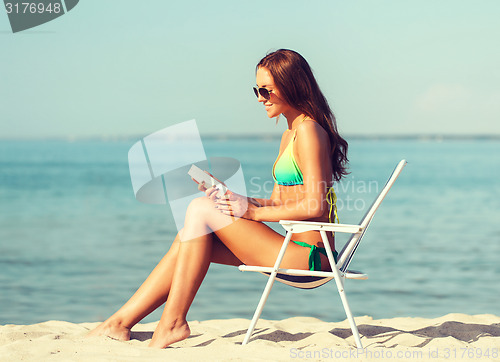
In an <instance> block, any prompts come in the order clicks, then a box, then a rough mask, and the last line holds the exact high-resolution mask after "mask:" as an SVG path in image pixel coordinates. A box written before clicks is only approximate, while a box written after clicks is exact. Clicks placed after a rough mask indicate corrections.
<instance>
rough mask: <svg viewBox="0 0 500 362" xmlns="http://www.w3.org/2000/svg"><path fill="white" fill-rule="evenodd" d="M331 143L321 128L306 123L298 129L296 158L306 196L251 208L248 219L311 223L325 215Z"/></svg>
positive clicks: (329, 174)
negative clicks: (288, 220) (309, 220)
mask: <svg viewBox="0 0 500 362" xmlns="http://www.w3.org/2000/svg"><path fill="white" fill-rule="evenodd" d="M329 143H330V142H329V139H328V135H327V134H326V132H325V130H324V129H323V128H322V127H321V126H320V125H318V124H317V123H316V122H303V123H302V124H301V125H300V126H299V127H298V128H297V138H296V141H295V145H294V146H295V147H294V150H295V152H294V154H295V156H296V160H297V162H298V164H299V167H300V169H301V170H302V174H303V180H304V186H303V194H302V195H301V197H300V198H297V199H295V200H287V201H286V202H280V203H277V204H275V203H273V204H270V205H263V207H255V206H254V205H249V207H248V212H247V214H246V215H245V216H244V217H248V218H249V219H253V220H256V221H270V222H273V221H279V220H283V219H291V220H307V219H312V218H316V217H319V216H321V215H323V213H324V210H325V207H327V202H326V193H327V189H328V186H329V184H330V180H331V166H330V152H329V149H330V145H329ZM275 189H276V188H275ZM273 192H274V191H273Z"/></svg>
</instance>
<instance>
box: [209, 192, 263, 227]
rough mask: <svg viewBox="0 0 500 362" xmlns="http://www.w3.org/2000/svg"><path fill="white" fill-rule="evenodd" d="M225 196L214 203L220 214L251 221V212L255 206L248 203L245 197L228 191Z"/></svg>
mask: <svg viewBox="0 0 500 362" xmlns="http://www.w3.org/2000/svg"><path fill="white" fill-rule="evenodd" d="M225 196H226V197H221V198H218V199H217V200H216V201H215V207H216V208H217V209H218V210H219V211H220V212H221V213H223V214H225V215H229V216H234V217H242V218H244V219H249V220H253V211H254V210H255V208H256V207H257V206H255V205H254V204H252V203H250V202H248V198H247V197H246V196H242V195H239V194H237V193H234V192H232V191H228V192H227V193H226V195H225Z"/></svg>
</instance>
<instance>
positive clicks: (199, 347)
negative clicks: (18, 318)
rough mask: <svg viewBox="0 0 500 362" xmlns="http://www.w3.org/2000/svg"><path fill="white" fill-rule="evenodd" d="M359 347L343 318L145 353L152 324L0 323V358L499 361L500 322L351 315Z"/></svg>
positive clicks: (219, 329) (199, 333) (241, 323)
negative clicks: (110, 328) (109, 330)
mask: <svg viewBox="0 0 500 362" xmlns="http://www.w3.org/2000/svg"><path fill="white" fill-rule="evenodd" d="M356 323H357V325H358V327H359V331H360V333H361V335H362V337H361V341H362V343H363V345H364V347H365V348H364V349H363V350H357V349H356V348H355V344H354V339H353V337H352V333H351V330H350V328H349V324H348V322H347V321H342V322H337V323H331V322H324V321H321V320H319V319H315V318H306V317H295V318H290V319H286V320H282V321H269V320H260V321H259V322H258V324H257V329H256V331H255V332H254V335H253V337H252V339H251V340H250V343H249V344H248V345H246V346H242V345H241V342H242V340H243V337H244V334H245V332H246V329H247V327H248V324H249V321H248V320H246V319H228V320H208V321H202V322H199V321H191V322H190V327H191V332H192V334H191V336H190V337H189V338H188V339H186V340H184V341H181V342H178V343H175V344H173V345H172V346H171V347H169V348H167V349H164V350H159V349H151V348H148V347H147V345H148V343H149V340H150V339H151V336H152V334H153V331H154V328H155V326H156V323H148V324H138V325H136V326H135V327H134V328H133V329H132V339H131V340H130V341H127V342H122V341H116V340H113V339H111V338H108V337H92V338H86V337H85V335H86V333H87V332H88V330H89V329H91V328H93V327H94V326H96V325H97V324H98V323H69V322H63V321H48V322H44V323H39V324H33V325H3V326H0V361H9V362H10V361H44V360H48V361H299V360H302V361H304V360H310V361H334V360H337V361H338V360H340V361H381V360H388V359H391V360H394V361H414V360H415V361H455V360H466V361H476V360H479V361H500V355H499V354H500V317H498V316H494V315H489V314H488V315H475V316H470V315H465V314H448V315H445V316H443V317H439V318H434V319H425V318H392V319H378V320H375V319H372V318H371V317H367V316H364V317H358V318H356Z"/></svg>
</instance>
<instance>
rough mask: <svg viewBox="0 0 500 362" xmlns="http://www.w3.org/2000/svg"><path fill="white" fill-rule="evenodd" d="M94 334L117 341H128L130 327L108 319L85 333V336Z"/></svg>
mask: <svg viewBox="0 0 500 362" xmlns="http://www.w3.org/2000/svg"><path fill="white" fill-rule="evenodd" d="M94 336H108V337H110V338H113V339H117V340H119V341H128V340H130V328H127V327H125V326H123V325H122V324H121V323H118V322H113V321H111V320H109V319H108V320H107V321H105V322H102V323H101V324H99V325H98V326H97V327H96V328H94V329H93V330H91V331H90V332H89V333H88V334H87V337H94Z"/></svg>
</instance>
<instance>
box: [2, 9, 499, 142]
mask: <svg viewBox="0 0 500 362" xmlns="http://www.w3.org/2000/svg"><path fill="white" fill-rule="evenodd" d="M2 10H3V9H2ZM499 17H500V1H498V0H482V1H470V0H463V1H456V0H451V1H450V0H440V1H435V0H420V1H401V0H377V1H373V0H370V1H368V0H359V1H340V0H328V1H319V0H313V1H308V2H306V1H303V0H302V1H291V0H288V1H280V0H275V1H260V0H253V1H234V0H231V1H228V0H224V1H216V0H214V1H176V2H171V1H164V0H148V1H146V2H137V1H129V0H106V1H102V0H82V1H80V2H79V3H78V5H77V6H76V7H75V8H74V9H73V10H71V11H70V12H68V13H67V14H65V15H63V16H61V17H59V18H57V19H55V20H53V21H51V22H48V23H46V24H43V25H40V26H38V27H35V28H32V29H29V30H25V31H22V32H18V33H12V31H11V28H10V24H9V21H8V18H7V14H6V13H5V12H2V11H0V138H4V139H5V138H10V139H12V138H14V139H16V138H30V139H31V138H54V137H55V138H85V137H103V138H120V137H135V136H144V135H147V134H150V133H152V132H154V131H157V130H160V129H162V128H165V127H167V126H170V125H173V124H176V123H179V122H183V121H187V120H191V119H196V121H197V124H198V127H199V129H200V132H201V134H206V135H208V134H238V135H245V134H263V135H279V134H280V133H281V132H283V130H284V127H285V122H284V121H283V120H282V121H281V123H280V124H279V125H278V126H276V125H275V121H274V120H273V119H268V118H267V116H266V114H265V112H264V109H263V106H262V104H260V103H258V102H257V101H256V98H255V96H254V94H253V91H252V89H251V88H252V86H254V84H255V65H256V64H257V63H258V61H259V60H260V59H261V58H262V57H263V56H265V55H266V54H267V53H268V52H269V51H272V50H277V49H280V48H289V49H293V50H296V51H298V52H299V53H301V54H302V55H303V56H304V57H305V58H306V59H307V60H308V62H309V64H310V65H311V67H312V68H313V71H314V73H315V75H316V78H317V80H318V82H319V84H320V87H321V88H322V90H323V92H324V94H325V96H326V97H327V99H328V100H329V102H330V105H331V107H332V109H333V110H334V113H335V115H336V118H337V122H338V127H339V130H340V132H341V133H342V134H344V135H347V136H348V135H407V134H412V135H413V134H447V135H448V134H451V135H484V134H487V135H500V122H499V121H500V86H499V84H500V68H499V66H498V65H499V64H500V47H499V46H498V39H500V25H499V24H500V23H499V22H498V18H499Z"/></svg>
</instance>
